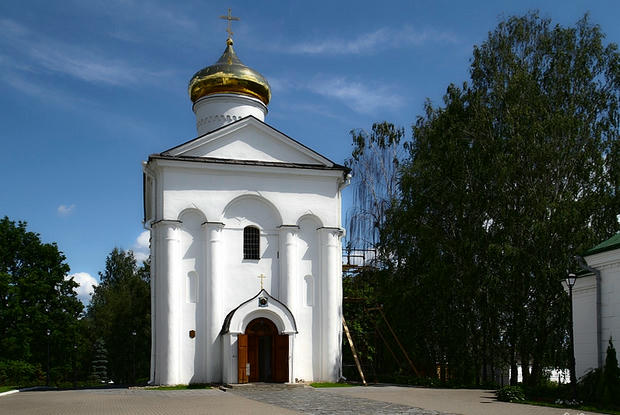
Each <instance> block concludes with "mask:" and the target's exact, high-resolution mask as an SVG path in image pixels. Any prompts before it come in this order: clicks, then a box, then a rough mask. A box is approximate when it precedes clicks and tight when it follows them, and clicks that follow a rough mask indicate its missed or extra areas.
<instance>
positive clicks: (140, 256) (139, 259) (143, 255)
mask: <svg viewBox="0 0 620 415" xmlns="http://www.w3.org/2000/svg"><path fill="white" fill-rule="evenodd" d="M133 256H134V258H136V264H138V266H140V265H142V263H143V262H144V261H146V260H147V259H149V253H148V252H140V251H133Z"/></svg>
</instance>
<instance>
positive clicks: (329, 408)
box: [231, 386, 443, 415]
mask: <svg viewBox="0 0 620 415" xmlns="http://www.w3.org/2000/svg"><path fill="white" fill-rule="evenodd" d="M328 389H329V390H336V389H343V388H322V389H314V388H311V387H306V388H300V387H297V388H290V389H282V388H273V387H269V386H267V387H260V386H259V387H240V388H234V389H231V392H232V393H233V394H235V395H239V396H243V397H244V398H248V399H252V400H255V401H259V402H264V403H268V404H271V405H275V406H278V407H281V408H287V409H291V410H294V411H298V412H301V413H303V414H338V415H340V414H343V415H344V414H381V415H384V414H385V415H387V414H414V415H440V414H443V413H442V412H439V411H435V410H429V409H421V408H418V407H415V406H413V405H412V404H401V403H393V402H389V401H384V400H371V399H367V398H365V397H358V396H354V395H353V394H337V393H327V392H326V391H327V390H328ZM346 389H352V388H346Z"/></svg>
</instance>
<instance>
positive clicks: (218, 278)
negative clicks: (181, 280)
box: [202, 222, 224, 382]
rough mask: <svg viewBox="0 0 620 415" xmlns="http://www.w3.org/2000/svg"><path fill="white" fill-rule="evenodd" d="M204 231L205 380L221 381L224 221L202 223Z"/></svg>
mask: <svg viewBox="0 0 620 415" xmlns="http://www.w3.org/2000/svg"><path fill="white" fill-rule="evenodd" d="M202 226H203V229H204V230H205V232H206V241H207V243H206V250H207V252H206V257H207V267H206V271H207V272H206V284H205V285H206V291H207V292H206V302H207V304H206V318H205V327H204V330H205V333H206V336H205V338H206V351H207V352H206V366H207V367H206V369H207V379H208V381H209V382H221V379H222V363H221V361H222V351H221V339H220V338H219V333H220V329H221V328H222V323H223V322H224V316H223V315H222V291H223V283H224V280H223V275H222V269H223V265H224V264H223V259H224V246H223V245H224V244H223V241H222V232H223V228H224V224H223V223H221V222H205V223H203V224H202Z"/></svg>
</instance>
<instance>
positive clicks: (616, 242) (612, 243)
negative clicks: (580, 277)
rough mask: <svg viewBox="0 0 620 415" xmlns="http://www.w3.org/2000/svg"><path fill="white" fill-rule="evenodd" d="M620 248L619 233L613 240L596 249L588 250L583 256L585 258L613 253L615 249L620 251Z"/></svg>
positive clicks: (597, 246) (608, 240)
mask: <svg viewBox="0 0 620 415" xmlns="http://www.w3.org/2000/svg"><path fill="white" fill-rule="evenodd" d="M619 248H620V233H617V234H615V235H614V236H612V237H611V238H609V239H607V240H606V241H604V242H601V243H600V244H598V245H596V246H595V247H594V248H590V249H588V250H587V251H586V252H585V253H584V254H583V255H584V256H588V255H594V254H598V253H600V252H606V251H611V250H613V249H619Z"/></svg>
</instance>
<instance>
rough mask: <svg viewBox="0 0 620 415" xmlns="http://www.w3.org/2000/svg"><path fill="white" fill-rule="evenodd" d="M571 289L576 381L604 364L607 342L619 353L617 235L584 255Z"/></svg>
mask: <svg viewBox="0 0 620 415" xmlns="http://www.w3.org/2000/svg"><path fill="white" fill-rule="evenodd" d="M583 259H584V260H585V264H583V265H584V267H585V269H584V271H583V272H581V273H579V274H578V278H577V280H576V282H575V286H574V287H573V303H572V307H573V333H574V338H575V369H576V370H575V371H576V374H577V378H580V377H582V376H583V375H585V374H586V373H588V372H589V371H590V370H592V369H597V368H602V367H603V365H604V363H605V357H606V351H607V345H608V344H609V339H610V338H611V339H612V340H613V343H614V346H615V348H616V350H620V347H619V346H620V295H619V293H620V233H618V234H616V235H614V236H612V237H611V238H609V239H608V240H606V241H604V242H601V243H600V244H598V245H597V246H595V247H594V248H592V249H590V250H588V251H587V252H586V253H585V254H584V255H583Z"/></svg>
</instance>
